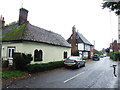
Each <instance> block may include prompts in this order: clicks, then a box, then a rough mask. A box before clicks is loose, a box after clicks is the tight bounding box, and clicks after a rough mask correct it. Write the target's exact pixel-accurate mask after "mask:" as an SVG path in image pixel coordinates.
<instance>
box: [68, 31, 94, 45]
mask: <svg viewBox="0 0 120 90" xmlns="http://www.w3.org/2000/svg"><path fill="white" fill-rule="evenodd" d="M67 41H68V42H69V43H72V35H71V36H70V37H69V38H68V40H67ZM76 42H77V43H85V44H88V45H91V46H93V45H92V44H91V43H90V42H89V41H88V40H87V39H86V38H85V37H84V36H83V35H82V34H81V33H79V32H76Z"/></svg>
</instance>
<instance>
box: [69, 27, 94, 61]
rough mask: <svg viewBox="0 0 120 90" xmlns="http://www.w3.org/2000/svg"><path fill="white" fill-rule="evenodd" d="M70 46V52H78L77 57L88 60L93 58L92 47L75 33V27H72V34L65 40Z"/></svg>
mask: <svg viewBox="0 0 120 90" xmlns="http://www.w3.org/2000/svg"><path fill="white" fill-rule="evenodd" d="M67 41H68V42H69V43H70V44H71V46H72V51H75V50H78V51H79V55H82V57H83V58H85V59H88V58H92V56H93V45H92V44H91V43H90V42H89V41H88V40H87V39H86V38H85V37H84V36H83V35H82V34H81V33H79V32H76V28H75V26H73V27H72V34H71V36H70V37H69V38H68V40H67Z"/></svg>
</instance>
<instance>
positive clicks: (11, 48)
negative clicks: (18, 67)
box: [7, 47, 15, 59]
mask: <svg viewBox="0 0 120 90" xmlns="http://www.w3.org/2000/svg"><path fill="white" fill-rule="evenodd" d="M9 50H10V57H9ZM12 50H14V52H15V47H8V48H7V52H8V53H7V57H8V59H13V57H12Z"/></svg>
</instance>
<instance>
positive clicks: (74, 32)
mask: <svg viewBox="0 0 120 90" xmlns="http://www.w3.org/2000/svg"><path fill="white" fill-rule="evenodd" d="M72 50H73V51H74V50H76V28H75V25H74V26H73V27H72Z"/></svg>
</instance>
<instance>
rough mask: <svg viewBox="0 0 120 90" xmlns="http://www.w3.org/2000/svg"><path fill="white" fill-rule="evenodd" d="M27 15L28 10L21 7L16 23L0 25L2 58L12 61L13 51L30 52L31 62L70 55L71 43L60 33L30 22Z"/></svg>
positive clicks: (60, 58) (59, 58) (47, 60)
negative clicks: (0, 31)
mask: <svg viewBox="0 0 120 90" xmlns="http://www.w3.org/2000/svg"><path fill="white" fill-rule="evenodd" d="M27 16H28V10H26V9H24V8H21V9H20V14H19V21H18V23H16V24H13V25H10V26H6V27H4V26H2V27H3V28H2V59H3V60H9V61H10V62H11V63H12V60H13V53H14V52H21V53H28V54H32V56H33V61H32V62H31V63H32V64H34V63H41V62H42V63H46V62H50V61H56V60H63V59H64V58H66V57H68V56H70V55H71V45H70V44H69V43H68V42H67V41H66V40H65V39H64V38H63V37H62V36H61V35H59V34H57V33H54V32H52V31H48V30H45V29H43V28H40V27H37V26H34V25H32V24H30V23H29V21H27ZM1 21H3V19H1ZM3 23H4V22H3ZM2 25H4V24H2Z"/></svg>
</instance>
